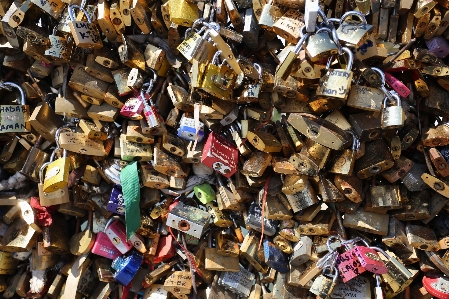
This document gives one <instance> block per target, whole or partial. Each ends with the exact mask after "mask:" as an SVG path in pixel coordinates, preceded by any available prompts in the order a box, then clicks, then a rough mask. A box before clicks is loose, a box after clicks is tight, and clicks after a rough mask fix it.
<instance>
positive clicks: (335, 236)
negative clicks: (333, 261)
mask: <svg viewBox="0 0 449 299" xmlns="http://www.w3.org/2000/svg"><path fill="white" fill-rule="evenodd" d="M333 240H339V241H340V242H342V241H343V240H342V239H341V237H340V236H337V235H332V236H329V237H328V238H327V241H326V246H327V249H328V251H329V252H334V251H335V250H333V249H332V248H331V243H332V241H333Z"/></svg>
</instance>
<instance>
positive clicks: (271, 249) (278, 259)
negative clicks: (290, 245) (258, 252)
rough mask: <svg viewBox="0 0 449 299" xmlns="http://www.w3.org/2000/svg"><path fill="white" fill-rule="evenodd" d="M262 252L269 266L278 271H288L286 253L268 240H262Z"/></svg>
mask: <svg viewBox="0 0 449 299" xmlns="http://www.w3.org/2000/svg"><path fill="white" fill-rule="evenodd" d="M263 253H264V255H265V263H266V264H267V265H268V266H269V267H271V268H273V269H274V270H276V271H278V272H280V273H287V272H288V271H289V269H288V259H287V255H286V254H285V253H284V252H283V251H282V250H280V249H279V248H277V247H276V246H275V245H274V244H273V243H271V242H270V241H268V240H264V241H263Z"/></svg>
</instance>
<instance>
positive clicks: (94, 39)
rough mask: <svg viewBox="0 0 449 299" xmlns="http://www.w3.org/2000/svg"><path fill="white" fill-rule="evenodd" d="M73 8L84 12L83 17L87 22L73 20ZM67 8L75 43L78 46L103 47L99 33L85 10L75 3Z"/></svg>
mask: <svg viewBox="0 0 449 299" xmlns="http://www.w3.org/2000/svg"><path fill="white" fill-rule="evenodd" d="M74 8H78V9H79V10H81V11H82V12H84V15H85V17H86V18H87V22H83V21H76V20H75V16H74V15H73V9H74ZM68 10H69V16H70V22H69V26H70V31H71V33H72V35H73V39H74V41H75V44H76V45H77V46H78V47H80V48H93V49H99V48H101V47H103V42H102V41H101V38H100V35H99V34H98V31H97V29H96V28H95V25H93V24H92V21H91V19H90V16H89V14H88V13H87V11H86V10H85V9H84V8H82V7H79V6H78V5H75V4H73V5H70V6H69V8H68Z"/></svg>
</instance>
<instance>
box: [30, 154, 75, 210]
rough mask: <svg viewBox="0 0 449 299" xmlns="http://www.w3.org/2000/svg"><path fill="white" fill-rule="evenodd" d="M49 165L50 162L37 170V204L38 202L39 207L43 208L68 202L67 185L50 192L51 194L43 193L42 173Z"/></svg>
mask: <svg viewBox="0 0 449 299" xmlns="http://www.w3.org/2000/svg"><path fill="white" fill-rule="evenodd" d="M49 164H50V162H46V163H44V164H43V165H42V166H41V167H40V169H39V184H38V185H37V186H38V190H39V202H40V205H41V206H43V207H45V206H53V205H58V204H64V203H68V202H70V197H69V189H68V185H65V186H63V187H62V188H61V189H58V190H55V191H51V192H45V191H44V176H43V172H44V169H45V168H47V166H48V165H49Z"/></svg>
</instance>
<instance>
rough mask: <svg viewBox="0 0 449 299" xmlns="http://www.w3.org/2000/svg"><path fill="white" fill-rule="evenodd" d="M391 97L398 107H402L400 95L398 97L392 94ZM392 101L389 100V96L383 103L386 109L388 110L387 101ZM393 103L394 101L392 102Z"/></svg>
mask: <svg viewBox="0 0 449 299" xmlns="http://www.w3.org/2000/svg"><path fill="white" fill-rule="evenodd" d="M390 95H391V97H392V98H393V99H394V100H395V101H396V106H399V107H401V97H400V96H399V95H397V94H396V93H390ZM388 100H390V101H391V98H389V97H388V96H386V97H385V99H384V101H383V106H384V109H385V108H387V101H388ZM391 102H392V101H391ZM391 102H390V103H391Z"/></svg>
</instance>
